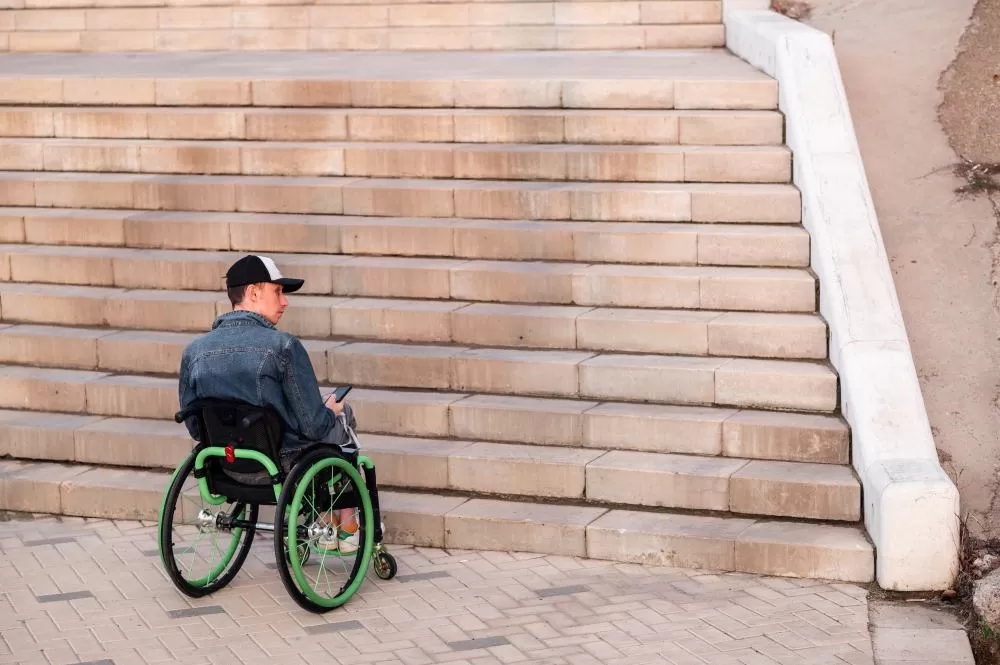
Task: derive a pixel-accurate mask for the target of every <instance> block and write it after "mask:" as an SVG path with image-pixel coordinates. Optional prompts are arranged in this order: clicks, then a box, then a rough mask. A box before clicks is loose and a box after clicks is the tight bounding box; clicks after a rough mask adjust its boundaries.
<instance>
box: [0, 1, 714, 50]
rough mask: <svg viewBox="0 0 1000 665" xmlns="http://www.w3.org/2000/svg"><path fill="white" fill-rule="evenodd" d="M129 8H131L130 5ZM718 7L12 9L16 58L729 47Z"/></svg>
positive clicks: (8, 33) (2, 24) (9, 37)
mask: <svg viewBox="0 0 1000 665" xmlns="http://www.w3.org/2000/svg"><path fill="white" fill-rule="evenodd" d="M126 4H128V3H126ZM721 18H722V8H721V2H718V1H717V0H689V1H688V2H684V3H678V2H674V1H671V0H644V1H643V2H641V3H640V2H618V3H591V2H558V3H539V2H501V3H495V2H494V3H450V4H439V3H406V4H387V5H374V6H373V5H368V4H344V5H339V6H336V7H331V6H309V5H297V6H295V5H285V6H267V5H263V6H254V7H246V6H238V5H237V6H218V7H131V8H128V7H115V8H100V7H97V8H89V9H84V8H73V9H12V10H8V11H7V12H5V14H4V15H3V18H2V19H0V28H3V31H2V32H0V38H6V39H3V40H2V41H0V46H4V44H5V45H6V46H5V50H10V51H46V52H48V51H115V52H121V51H206V50H219V51H228V50H250V51H254V50H263V51H303V50H336V51H340V50H367V51H371V50H383V49H387V50H511V49H602V48H615V49H617V48H628V49H631V48H636V49H638V48H652V49H662V48H705V47H719V46H723V45H724V43H725V41H724V31H723V27H722V25H721Z"/></svg>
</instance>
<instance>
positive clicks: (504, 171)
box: [0, 138, 791, 183]
mask: <svg viewBox="0 0 1000 665" xmlns="http://www.w3.org/2000/svg"><path fill="white" fill-rule="evenodd" d="M0 170H5V171H52V172H63V171H82V172H108V173H162V174H212V175H251V176H359V177H372V178H461V179H467V180H549V181H560V180H566V181H594V182H596V181H611V182H719V183H726V182H744V183H753V182H757V183H787V182H790V180H791V153H790V152H789V151H788V149H787V148H785V147H784V146H657V145H643V146H638V145H629V146H622V145H584V144H549V145H536V144H521V143H513V144H497V145H494V144H486V143H368V142H355V143H345V142H336V143H335V142H309V143H305V142H289V141H263V142H261V141H254V142H247V141H163V140H152V139H44V138H43V139H0Z"/></svg>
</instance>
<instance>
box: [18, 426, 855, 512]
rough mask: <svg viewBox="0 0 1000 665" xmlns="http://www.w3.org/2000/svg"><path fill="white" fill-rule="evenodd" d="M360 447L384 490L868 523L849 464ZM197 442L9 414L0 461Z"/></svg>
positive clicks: (443, 445) (130, 455)
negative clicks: (12, 458)
mask: <svg viewBox="0 0 1000 665" xmlns="http://www.w3.org/2000/svg"><path fill="white" fill-rule="evenodd" d="M43 416H44V417H47V418H49V419H48V420H44V419H43ZM361 445H362V449H363V450H364V452H365V454H366V455H368V456H369V457H371V458H372V460H373V461H374V462H375V464H376V466H377V467H378V478H379V484H380V485H383V486H391V487H402V488H407V489H430V490H452V491H459V492H468V493H473V494H483V495H491V494H492V495H503V496H523V497H545V498H552V499H580V500H584V501H587V502H589V503H595V504H613V505H631V506H645V507H653V508H681V509H687V510H710V511H717V512H729V513H736V514H750V515H771V516H780V517H797V518H802V519H817V520H834V521H849V522H850V521H857V520H858V519H860V507H861V486H860V484H859V483H858V481H857V479H856V478H855V476H854V473H853V471H852V470H851V469H850V467H848V466H844V465H834V464H809V463H801V462H775V461H761V460H749V459H741V458H724V457H700V456H696V455H678V454H662V453H653V452H630V451H608V450H603V449H599V448H570V447H565V446H560V447H553V446H543V445H515V444H510V443H490V442H477V441H468V440H440V439H420V438H412V437H401V436H386V435H376V434H372V435H366V436H364V437H363V438H362V441H361ZM191 447H192V441H191V439H190V436H189V435H188V433H187V430H186V428H185V427H184V426H183V425H178V424H176V423H171V422H168V421H147V420H137V419H124V418H102V417H100V416H77V415H60V414H52V413H48V414H38V413H30V412H24V411H0V456H7V455H9V456H12V457H14V458H16V459H22V460H28V459H31V460H45V461H66V462H70V461H75V462H81V463H85V464H100V465H108V466H128V467H139V468H156V469H172V468H174V467H176V466H177V465H178V464H180V463H181V461H182V460H183V459H184V457H186V456H187V455H188V454H189V452H190V451H191Z"/></svg>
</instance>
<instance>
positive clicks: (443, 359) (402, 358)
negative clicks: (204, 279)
mask: <svg viewBox="0 0 1000 665" xmlns="http://www.w3.org/2000/svg"><path fill="white" fill-rule="evenodd" d="M192 339H194V335H193V334H191V333H174V332H148V331H109V330H102V329H96V330H95V329H76V328H60V327H51V326H41V327H40V326H12V327H4V328H2V329H0V340H2V341H3V346H4V347H5V348H3V349H0V362H8V363H23V364H31V365H41V366H49V367H56V368H60V367H64V366H70V367H78V368H81V369H89V370H98V371H105V372H123V373H144V374H161V375H163V374H167V375H172V374H176V372H177V370H178V368H179V367H180V358H181V354H182V352H183V350H184V347H185V346H186V345H187V344H188V343H189V342H190V341H191V340H192ZM306 344H307V350H308V351H309V353H310V356H311V358H312V362H313V366H314V367H315V369H316V373H317V375H318V377H319V378H320V379H321V380H323V381H329V382H331V383H334V384H340V385H346V384H351V385H357V386H366V387H391V388H422V389H434V390H457V391H467V392H477V393H490V394H500V395H546V396H553V397H569V398H582V399H610V400H626V401H634V402H655V403H667V404H692V405H719V406H735V407H761V408H769V409H785V410H803V411H818V412H831V411H833V410H834V409H835V408H836V407H837V377H836V375H835V374H834V373H833V372H832V371H831V370H830V368H829V367H828V366H826V365H823V364H819V363H812V362H804V361H792V360H764V359H745V358H727V357H705V356H665V355H651V354H634V355H631V354H619V353H599V352H594V351H569V350H539V349H501V348H490V347H465V346H459V345H446V346H445V345H440V346H432V345H409V344H392V343H385V342H342V341H319V340H313V341H308V342H307V343H306ZM11 371H13V372H15V374H17V372H18V371H20V370H11ZM42 408H45V407H42Z"/></svg>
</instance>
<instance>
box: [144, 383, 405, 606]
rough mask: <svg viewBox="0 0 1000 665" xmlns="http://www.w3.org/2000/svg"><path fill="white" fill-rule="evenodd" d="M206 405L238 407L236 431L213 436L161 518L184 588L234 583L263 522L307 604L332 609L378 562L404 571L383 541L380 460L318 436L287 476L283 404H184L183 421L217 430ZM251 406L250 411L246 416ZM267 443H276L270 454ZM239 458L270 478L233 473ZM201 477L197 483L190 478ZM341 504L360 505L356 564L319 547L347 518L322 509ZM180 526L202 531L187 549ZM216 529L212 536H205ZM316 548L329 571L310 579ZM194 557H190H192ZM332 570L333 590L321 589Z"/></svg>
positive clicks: (166, 549) (166, 550)
mask: <svg viewBox="0 0 1000 665" xmlns="http://www.w3.org/2000/svg"><path fill="white" fill-rule="evenodd" d="M206 409H215V410H216V411H215V412H214V413H216V414H218V413H226V414H230V413H231V414H235V415H234V416H233V418H230V420H233V422H231V423H229V425H230V427H229V428H228V429H226V432H227V435H228V437H227V438H228V439H229V440H210V441H204V440H203V442H202V443H199V444H198V445H197V446H196V447H195V448H194V450H193V451H192V452H191V453H190V454H189V455H188V456H187V458H186V459H185V460H184V461H183V462H182V463H181V464H180V465H179V466H178V467H177V468H176V469H175V470H174V473H173V475H172V476H171V479H170V483H169V484H168V486H167V489H166V491H165V492H164V495H163V500H162V502H161V505H160V513H159V519H158V521H157V524H158V529H157V530H158V543H159V552H160V560H161V562H162V563H163V566H164V568H165V569H166V571H167V574H168V576H169V577H170V579H171V581H172V582H173V583H174V585H175V586H176V587H177V588H178V589H179V590H180V591H181V592H183V593H185V594H186V595H188V596H191V597H201V596H205V595H208V594H211V593H213V592H215V591H217V590H219V589H221V588H223V587H225V586H226V585H227V584H229V582H231V581H232V579H233V578H234V577H235V576H236V574H237V573H238V572H239V570H240V568H241V567H242V566H243V563H244V562H245V561H246V558H247V556H248V555H249V553H250V546H251V544H252V542H253V539H254V535H255V534H256V532H258V531H263V532H271V533H273V534H274V553H275V561H276V565H277V568H278V572H279V574H280V575H281V580H282V582H283V584H284V586H285V589H286V590H287V591H288V593H289V595H291V596H292V598H293V599H294V600H295V601H296V602H297V603H298V604H299V605H300V606H301V607H303V608H305V609H307V610H309V611H312V612H317V613H322V612H327V611H329V610H332V609H334V608H336V607H339V606H340V605H342V604H344V603H346V602H347V601H348V600H350V598H351V597H352V596H353V595H354V594H355V593H356V592H357V590H358V589H359V588H360V586H361V584H362V582H363V581H364V577H365V575H364V571H365V570H367V567H368V564H369V562H371V563H372V564H373V568H374V570H375V574H376V575H377V576H378V577H379V578H381V579H383V580H388V579H392V577H394V576H395V574H396V562H395V559H394V558H393V556H392V555H391V554H389V552H387V551H386V550H385V548H384V546H383V544H382V536H383V534H382V524H381V511H380V508H379V502H378V489H377V483H376V478H375V465H374V464H373V463H372V461H371V460H370V459H368V458H367V457H365V456H363V455H353V456H350V455H345V454H343V453H342V452H341V451H340V449H339V448H338V447H336V446H332V445H329V444H316V445H313V446H311V447H309V448H307V449H306V450H305V451H304V452H303V453H302V454H301V455H299V457H298V460H297V461H296V463H295V465H294V466H293V467H292V468H291V470H290V471H289V472H288V473H287V475H286V474H284V473H282V471H281V470H280V468H279V465H278V464H277V463H276V460H277V459H278V455H277V448H278V445H279V444H278V442H280V435H278V436H276V432H275V425H274V423H275V422H280V421H278V420H277V419H276V416H275V415H274V414H273V412H267V411H266V410H264V409H259V408H256V407H252V406H251V405H245V404H240V403H235V402H221V401H203V402H199V403H197V404H195V405H193V406H192V407H191V408H189V409H187V410H185V411H182V412H179V413H178V414H177V415H176V416H175V420H176V421H177V422H183V421H184V420H185V419H187V418H189V417H192V416H194V417H197V418H198V422H199V426H200V427H201V431H202V432H206V431H210V430H211V429H212V428H211V427H206V426H205V422H206V411H205V410H206ZM227 410H228V411H227ZM244 413H248V414H249V415H247V416H246V417H243V414H244ZM227 417H228V415H227ZM342 422H343V424H344V427H345V428H346V430H347V431H348V432H349V434H350V436H351V438H352V439H353V440H354V441H355V442H357V437H356V435H355V434H354V432H353V430H352V429H351V428H350V427H349V426H348V425H347V422H346V420H344V419H343V418H342ZM268 423H270V424H271V429H270V431H268V429H267V427H268ZM215 429H218V427H216V428H215ZM204 438H205V437H203V439H204ZM248 439H249V440H250V441H252V442H253V441H256V446H255V445H252V444H251V445H247V441H248ZM264 439H266V441H263V444H262V440H264ZM275 439H277V440H275ZM237 446H242V447H237ZM260 448H265V449H268V451H269V453H270V454H265V453H264V452H262V451H261V450H260ZM237 461H240V462H242V463H243V467H244V468H245V467H246V466H247V463H251V466H253V463H255V464H256V465H259V467H260V468H262V469H263V470H264V472H265V473H266V474H267V477H266V478H265V479H264V480H265V481H266V483H267V484H252V485H251V484H245V483H244V482H241V481H238V480H234V479H233V478H231V477H226V476H225V475H223V473H222V471H221V470H222V469H224V468H225V467H224V465H225V464H234V463H237ZM254 468H257V467H256V466H255V467H254ZM192 479H193V480H195V481H196V484H194V485H192V484H191V483H190V481H191V480H192ZM185 486H187V489H185ZM338 490H339V492H338ZM185 492H187V494H186V495H185V494H184V493H185ZM272 494H273V497H272ZM327 504H328V505H327ZM261 505H274V506H276V510H275V518H274V521H273V523H269V522H261V521H258V517H259V507H260V506H261ZM227 507H228V509H226V508H227ZM336 509H349V510H351V509H353V510H355V511H357V512H356V513H355V517H356V520H357V524H358V529H357V533H358V534H359V537H358V543H357V549H356V551H353V552H352V554H353V565H351V566H350V570H348V564H347V563H345V561H346V560H347V559H349V558H351V557H350V555H349V554H348V555H346V556H345V555H344V554H343V553H339V554H336V555H332V556H331V555H330V553H329V551H328V550H326V549H321V548H320V547H319V546H318V543H319V542H321V541H322V540H323V539H324V538H325V539H327V540H329V539H330V538H331V537H333V538H335V537H336V531H337V527H336V526H331V524H330V523H328V522H326V521H321V520H320V515H322V514H325V513H330V514H332V513H333V511H334V510H336ZM178 518H179V519H180V521H179V522H178V521H177V520H178ZM178 527H184V533H187V532H190V533H191V534H192V536H194V538H195V541H194V543H192V544H190V545H188V547H187V548H186V549H184V548H178V546H177V543H176V542H175V541H176V540H177V538H178V537H180V536H181V535H183V534H180V535H179V534H178V533H175V532H176V531H177V530H178ZM331 531H332V535H331ZM206 535H208V537H209V539H210V541H211V542H210V543H203V537H204V536H206ZM219 535H221V536H222V537H228V538H229V542H228V543H225V544H223V545H221V546H220V544H219V543H218V542H217V540H216V537H217V536H219ZM209 544H210V545H211V547H210V548H208V555H210V556H212V557H214V558H213V559H212V560H211V561H209V562H208V564H207V565H206V569H205V570H202V571H200V572H198V573H194V572H193V571H192V567H193V562H194V559H195V556H196V554H198V547H199V545H209ZM178 549H179V551H178ZM328 556H331V566H334V567H335V566H336V565H338V564H339V565H340V566H341V568H342V569H343V572H345V573H347V579H346V581H344V582H343V584H342V585H340V586H339V588H337V584H335V583H333V582H332V580H331V574H330V571H326V570H325V568H324V566H325V564H326V559H327V557H328ZM314 557H315V558H316V559H317V561H314V562H313V563H314V564H318V566H319V568H320V570H321V571H323V572H317V573H316V575H315V579H314V580H310V579H309V574H308V573H309V571H308V570H307V566H308V564H309V562H310V561H311V560H312V559H313V558H314ZM185 558H187V559H189V563H188V565H187V566H185V565H184V563H185ZM185 568H186V569H187V570H184V569H185ZM323 577H325V578H326V591H327V592H328V593H326V594H324V593H323V592H322V590H321V589H320V588H319V587H320V586H322V583H321V579H322V578H323ZM335 589H336V590H335Z"/></svg>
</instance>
